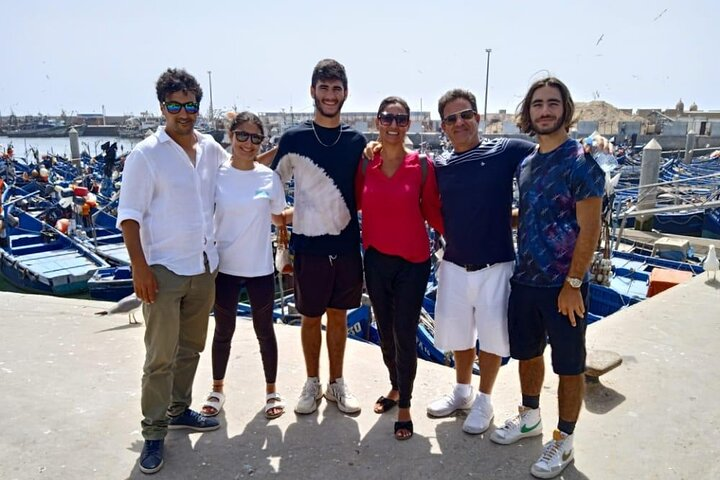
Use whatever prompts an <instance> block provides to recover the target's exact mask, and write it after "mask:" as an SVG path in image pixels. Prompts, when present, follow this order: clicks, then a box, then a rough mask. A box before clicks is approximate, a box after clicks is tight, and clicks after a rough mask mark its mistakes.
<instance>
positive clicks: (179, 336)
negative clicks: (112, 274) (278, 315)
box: [118, 69, 226, 473]
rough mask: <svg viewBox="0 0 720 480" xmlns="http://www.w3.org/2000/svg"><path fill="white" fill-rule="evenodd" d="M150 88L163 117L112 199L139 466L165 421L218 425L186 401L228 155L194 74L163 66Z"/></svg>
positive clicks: (209, 299)
mask: <svg viewBox="0 0 720 480" xmlns="http://www.w3.org/2000/svg"><path fill="white" fill-rule="evenodd" d="M156 91H157V97H158V101H159V102H160V109H161V111H162V114H163V116H164V117H165V122H166V124H165V126H164V127H159V128H158V129H157V131H156V132H155V133H154V134H153V135H152V136H150V137H148V138H146V139H145V140H143V141H142V142H141V143H139V144H138V145H137V146H136V147H135V149H134V150H133V152H132V153H131V154H130V156H129V157H128V159H127V161H126V162H125V169H124V172H123V185H122V193H121V195H120V204H119V207H118V225H119V226H120V227H121V228H122V231H123V237H124V238H125V245H126V246H127V249H128V252H129V254H130V261H131V263H132V270H133V285H134V287H135V293H136V294H137V296H138V298H139V299H140V300H142V301H143V314H144V316H145V324H146V331H145V350H146V355H145V365H144V367H143V377H142V399H141V404H142V412H143V417H144V418H143V420H142V422H141V424H142V434H143V437H144V439H145V446H144V448H143V451H142V454H141V455H140V471H142V472H143V473H155V472H157V471H158V470H160V469H161V468H162V466H163V447H164V438H165V435H166V434H167V430H168V428H170V429H181V428H184V429H191V430H195V431H209V430H215V429H217V428H219V427H220V424H219V423H218V422H217V420H215V419H212V418H207V417H203V416H201V415H200V414H199V413H197V412H195V411H193V410H191V409H190V404H191V402H192V384H193V379H194V377H195V371H196V369H197V365H198V361H199V359H200V352H201V351H202V350H203V348H204V347H205V338H206V335H207V327H208V316H209V313H210V309H211V307H212V304H213V299H214V296H215V282H214V277H215V274H216V272H217V267H218V253H217V250H216V249H215V239H214V237H213V218H212V214H213V203H214V195H215V182H216V175H217V170H218V168H219V166H220V165H221V164H222V162H223V161H224V160H225V158H226V156H225V153H224V151H223V149H222V147H221V146H220V145H219V144H218V143H217V142H215V141H214V140H213V139H212V137H210V136H209V135H202V134H200V133H198V132H197V131H195V129H194V125H195V120H196V119H197V115H198V112H199V110H200V100H201V99H202V89H201V88H200V85H199V84H198V82H197V80H195V78H194V77H193V76H192V75H190V74H188V73H187V72H185V71H184V70H180V69H168V70H167V71H166V72H164V73H163V74H162V75H161V76H160V78H159V79H158V81H157V84H156Z"/></svg>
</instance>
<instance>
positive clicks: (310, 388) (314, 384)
mask: <svg viewBox="0 0 720 480" xmlns="http://www.w3.org/2000/svg"><path fill="white" fill-rule="evenodd" d="M322 396H323V392H322V387H321V386H320V380H318V378H317V377H308V379H307V380H306V381H305V386H304V387H303V389H302V393H301V394H300V398H298V402H297V405H295V413H299V414H302V415H307V414H308V413H313V412H314V411H315V410H317V407H318V403H319V402H320V399H321V398H322Z"/></svg>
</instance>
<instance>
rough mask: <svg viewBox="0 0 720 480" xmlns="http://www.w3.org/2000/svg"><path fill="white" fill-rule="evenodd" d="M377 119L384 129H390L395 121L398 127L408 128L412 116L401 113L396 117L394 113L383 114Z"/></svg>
mask: <svg viewBox="0 0 720 480" xmlns="http://www.w3.org/2000/svg"><path fill="white" fill-rule="evenodd" d="M377 118H378V120H380V125H382V126H384V127H389V126H390V125H392V123H393V120H394V121H395V123H396V124H397V126H398V127H407V126H408V124H409V123H410V115H408V114H406V113H399V114H397V115H396V114H394V113H387V112H382V113H381V114H379V115H378V116H377Z"/></svg>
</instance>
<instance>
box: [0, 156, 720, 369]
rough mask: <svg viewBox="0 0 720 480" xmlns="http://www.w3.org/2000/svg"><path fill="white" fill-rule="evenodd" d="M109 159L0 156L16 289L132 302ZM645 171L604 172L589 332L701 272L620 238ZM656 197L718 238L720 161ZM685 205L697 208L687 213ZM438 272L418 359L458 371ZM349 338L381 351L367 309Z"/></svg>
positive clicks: (286, 316) (117, 165)
mask: <svg viewBox="0 0 720 480" xmlns="http://www.w3.org/2000/svg"><path fill="white" fill-rule="evenodd" d="M102 150H103V152H102V154H101V155H97V156H95V157H91V156H90V155H89V154H87V153H83V154H82V155H81V158H80V159H79V160H75V161H70V160H68V159H67V158H64V157H61V156H57V155H46V156H43V157H39V158H38V159H32V160H28V159H25V158H19V157H14V156H9V155H7V154H5V155H2V153H4V152H0V179H2V182H3V184H4V191H3V193H2V215H1V216H0V273H2V276H3V277H4V278H5V279H6V280H7V281H8V282H10V283H11V284H13V285H14V286H16V287H17V288H19V289H22V290H25V291H30V292H35V293H42V294H51V295H71V294H78V293H82V292H89V294H90V296H91V297H92V298H96V299H100V300H110V301H118V300H120V299H122V298H124V297H126V296H127V295H130V294H132V291H133V287H132V272H131V268H130V260H129V255H128V252H127V249H126V248H125V245H124V243H123V238H122V233H121V231H120V230H119V229H118V228H117V226H116V217H115V215H116V209H117V200H118V197H119V192H120V189H121V186H122V167H123V163H124V159H125V156H124V155H123V156H118V155H117V148H116V146H114V145H113V144H110V143H108V144H105V145H103V146H102ZM640 168H641V167H640V160H639V157H638V156H637V155H635V154H632V153H631V152H629V151H628V152H622V153H620V154H618V155H617V156H615V157H614V158H613V159H612V161H611V162H610V164H609V165H605V170H606V171H607V172H608V180H609V181H608V197H607V198H606V202H605V205H606V208H605V215H604V220H605V225H604V233H603V238H602V239H601V243H600V245H598V250H597V253H596V258H595V260H594V262H593V266H592V270H591V276H592V281H591V285H590V307H589V315H588V322H589V323H592V322H594V321H598V320H600V319H601V318H603V317H605V316H607V315H611V314H612V313H614V312H616V311H618V310H620V309H623V308H627V307H630V306H631V305H633V304H635V303H638V302H640V301H642V300H643V299H645V298H646V297H647V296H649V295H653V294H654V293H657V292H658V291H660V290H662V289H663V288H667V287H668V286H671V285H672V284H674V283H677V282H678V281H682V280H683V279H685V278H687V277H691V276H694V275H697V274H699V273H701V272H702V271H703V268H702V266H701V263H702V260H703V258H702V255H703V253H704V252H699V251H694V250H693V248H692V247H691V243H690V242H688V241H687V239H682V238H681V239H679V240H678V239H670V240H667V239H661V240H660V241H656V242H654V244H653V245H647V244H640V243H638V242H628V241H627V239H622V238H621V236H622V229H623V228H629V227H630V226H632V221H633V218H634V217H633V216H629V215H628V211H631V210H632V209H633V208H635V207H636V205H637V202H638V196H639V192H640V190H641V189H640V187H639V176H640ZM611 178H613V179H614V180H615V181H614V182H611V181H610V179H611ZM613 185H614V187H613ZM657 189H658V190H657V191H658V192H659V193H658V195H657V206H658V207H662V206H665V205H671V206H674V207H677V208H674V209H671V211H667V212H663V211H662V209H661V208H660V209H659V210H660V213H656V214H655V215H654V228H655V229H656V230H659V231H660V232H666V233H674V234H682V235H690V236H695V237H700V236H705V237H710V238H720V208H718V207H712V208H711V207H708V208H703V205H705V204H707V205H715V203H713V202H716V201H717V200H720V154H718V155H710V156H707V157H703V158H696V159H693V161H692V162H691V163H683V162H682V161H681V159H679V158H671V159H665V160H664V161H663V164H662V166H661V168H660V175H659V182H658V184H657ZM289 200H290V201H291V200H292V198H291V193H290V198H289ZM683 205H692V207H688V208H684V209H683ZM429 234H430V235H434V233H433V232H431V231H430V232H429ZM432 244H433V245H436V247H435V248H434V252H433V263H434V266H435V267H436V266H437V264H438V262H439V261H440V258H441V256H442V242H441V239H437V240H435V241H433V242H432ZM434 272H435V268H433V273H431V275H430V278H429V279H428V287H427V295H426V298H425V301H424V304H423V310H422V315H421V318H420V322H419V326H418V330H417V348H418V354H419V357H420V358H423V359H426V360H430V361H434V362H437V363H442V364H446V365H452V364H453V359H452V354H451V353H450V352H443V351H440V350H438V349H437V348H435V346H434V341H433V316H434V311H435V308H434V306H435V291H436V288H437V280H436V277H435V275H434ZM288 283H289V282H287V281H283V277H282V276H280V275H278V288H277V292H278V295H277V301H276V305H275V310H274V315H275V318H276V319H277V321H278V322H283V323H287V324H298V323H299V314H298V313H297V311H295V310H294V299H293V294H292V292H291V291H287V289H286V285H287V284H288ZM249 308H250V306H249V305H248V304H247V303H245V302H243V301H241V302H240V303H239V304H238V314H239V315H248V314H249V311H250V310H249ZM348 335H349V336H350V337H352V338H355V339H358V340H362V341H367V342H372V343H379V336H378V332H377V328H376V327H375V324H374V321H373V315H372V308H371V306H370V305H369V302H367V301H364V302H363V304H362V305H361V306H360V307H359V308H357V309H354V310H351V311H350V312H349V313H348Z"/></svg>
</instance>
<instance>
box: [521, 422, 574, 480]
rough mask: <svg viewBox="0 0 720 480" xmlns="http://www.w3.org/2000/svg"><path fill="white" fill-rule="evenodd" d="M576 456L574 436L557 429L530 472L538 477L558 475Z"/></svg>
mask: <svg viewBox="0 0 720 480" xmlns="http://www.w3.org/2000/svg"><path fill="white" fill-rule="evenodd" d="M574 457H575V450H574V449H573V436H572V435H568V434H567V433H563V432H561V431H560V430H555V431H554V432H553V439H552V440H550V441H549V442H547V443H546V444H545V446H544V447H543V453H542V455H541V456H540V458H539V459H538V461H537V462H535V463H534V464H533V466H532V467H531V468H530V473H532V474H533V475H534V476H536V477H538V478H553V477H556V476H557V475H560V472H562V471H563V470H564V469H565V467H567V466H568V465H570V462H572V461H573V458H574Z"/></svg>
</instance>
